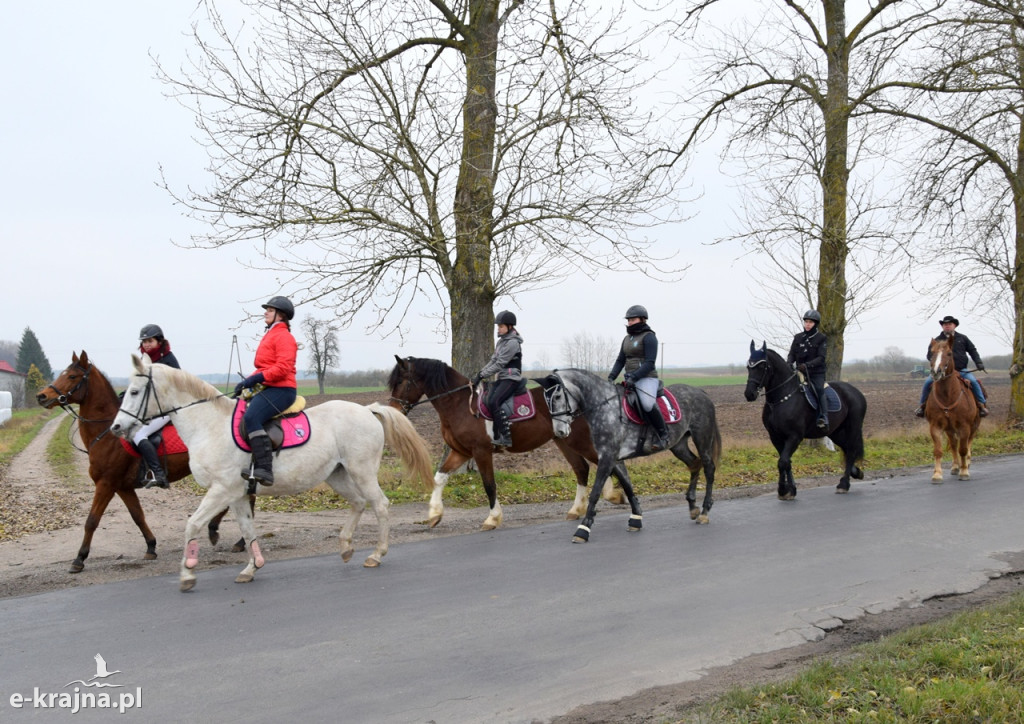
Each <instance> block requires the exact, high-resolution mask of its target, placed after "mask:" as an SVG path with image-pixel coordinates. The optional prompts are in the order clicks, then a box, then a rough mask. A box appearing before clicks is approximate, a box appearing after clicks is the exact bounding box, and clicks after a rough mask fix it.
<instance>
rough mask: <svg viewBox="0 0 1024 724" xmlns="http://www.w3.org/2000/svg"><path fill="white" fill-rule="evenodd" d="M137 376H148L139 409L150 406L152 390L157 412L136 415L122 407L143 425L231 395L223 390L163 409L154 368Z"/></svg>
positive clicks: (122, 410) (129, 415)
mask: <svg viewBox="0 0 1024 724" xmlns="http://www.w3.org/2000/svg"><path fill="white" fill-rule="evenodd" d="M136 376H137V377H145V378H146V391H145V392H144V393H143V397H142V404H140V405H139V409H140V410H142V409H145V408H147V407H149V394H150V392H152V393H153V399H155V400H156V408H157V414H155V415H152V416H150V417H140V416H139V415H136V414H135V413H134V412H130V411H128V410H126V409H124V407H123V406H122V407H121V412H123V413H124V414H126V415H128V417H130V418H132V419H133V420H138V421H139V422H140V423H142V424H143V425H147V424H149V423H150V422H152V421H153V420H155V419H156V418H158V417H166V416H167V415H171V414H173V413H175V412H179V411H180V410H184V409H187V408H189V407H194V406H195V405H201V404H203V403H204V402H213V401H214V400H218V399H220V398H221V397H230V395H228V394H226V393H224V392H222V393H220V394H219V395H215V396H214V397H204V398H202V399H199V400H192V402H189V403H187V404H184V405H178V406H177V407H171V408H168V409H166V410H165V409H163V405H161V404H160V397H159V395H157V394H156V387H155V386H154V385H153V370H152V369H151V370H150V371H149V373H148V374H145V375H141V374H140V375H136Z"/></svg>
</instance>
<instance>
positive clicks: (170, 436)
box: [121, 423, 188, 458]
mask: <svg viewBox="0 0 1024 724" xmlns="http://www.w3.org/2000/svg"><path fill="white" fill-rule="evenodd" d="M149 439H150V441H151V442H152V443H153V445H154V446H155V447H156V454H157V455H159V456H160V457H164V456H165V455H177V454H178V453H187V452H188V448H187V447H185V441H184V440H182V439H181V436H180V435H179V434H178V431H177V430H175V429H174V424H173V423H168V424H166V425H164V426H163V427H162V428H160V430H159V431H157V432H156V433H154V434H152V435H150V436H149ZM121 447H123V448H124V449H125V450H126V451H127V452H128V454H129V455H131V456H132V457H133V458H141V457H142V455H140V454H139V451H138V450H136V449H135V446H134V445H132V442H131V440H125V439H124V438H121Z"/></svg>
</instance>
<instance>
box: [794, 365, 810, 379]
mask: <svg viewBox="0 0 1024 724" xmlns="http://www.w3.org/2000/svg"><path fill="white" fill-rule="evenodd" d="M796 368H797V369H798V370H800V373H801V374H802V375H803V376H804V377H806V376H807V365H805V364H799V365H797V366H796Z"/></svg>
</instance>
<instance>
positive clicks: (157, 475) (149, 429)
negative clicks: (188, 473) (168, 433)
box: [132, 324, 181, 488]
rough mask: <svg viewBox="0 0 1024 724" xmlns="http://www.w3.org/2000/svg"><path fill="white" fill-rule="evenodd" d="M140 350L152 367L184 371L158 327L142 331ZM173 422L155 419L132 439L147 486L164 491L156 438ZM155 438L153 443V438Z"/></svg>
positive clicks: (164, 478)
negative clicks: (145, 474) (145, 471)
mask: <svg viewBox="0 0 1024 724" xmlns="http://www.w3.org/2000/svg"><path fill="white" fill-rule="evenodd" d="M139 351H140V352H141V353H142V354H144V355H146V356H147V357H149V359H150V361H151V362H153V364H162V365H167V366H168V367H174V368H175V369H181V365H180V364H178V358H177V357H175V356H174V352H172V351H171V343H170V342H168V341H167V339H166V338H165V337H164V331H163V330H162V329H160V327H159V326H158V325H156V324H147V325H146V326H145V327H143V328H142V329H141V330H139ZM170 421H171V418H170V417H168V416H167V415H162V416H160V417H154V418H153V419H152V420H150V421H149V422H147V423H146V424H145V425H143V426H142V427H140V428H139V429H138V430H137V431H136V433H135V435H133V436H132V443H133V444H134V445H135V449H136V450H138V451H139V455H141V456H142V461H143V462H144V463H145V464H146V467H147V468H149V474H148V475H147V476H146V483H145V487H147V488H152V487H153V486H154V485H156V486H159V487H161V488H169V487H171V483H170V481H169V480H168V479H167V473H165V472H164V466H163V465H161V464H160V456H159V454H157V447H158V445H159V444H160V442H159V438H157V437H156V435H157V433H159V432H160V430H161V429H163V428H164V426H166V425H167V423H169V422H170ZM151 437H152V438H153V439H152V440H151V439H150V438H151Z"/></svg>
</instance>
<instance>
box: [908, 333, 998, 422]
mask: <svg viewBox="0 0 1024 724" xmlns="http://www.w3.org/2000/svg"><path fill="white" fill-rule="evenodd" d="M939 324H940V325H942V333H941V334H939V336H938V337H936V338H935V339H936V340H938V341H940V342H942V341H944V340H947V339H948V340H951V346H952V348H953V366H954V367H955V368H956V369H957V371H959V372H960V376H961V377H963V378H964V379H965V380H967V381H968V382H970V383H971V390H972V391H973V392H974V398H975V399H976V400H977V401H978V414H979V415H981V416H982V417H985V416H987V415H988V407H987V404H988V403H987V402H986V400H985V393H984V392H983V391H982V389H981V385H980V384H979V383H978V380H977V379H976V378H975V376H974V375H973V374H971V373H970V372H968V371H967V357H968V355H969V356H970V358H971V359H972V360H974V366H975V367H977V368H978V370H981V371H984V369H985V364H984V363H983V362H982V361H981V355H979V354H978V350H977V348H976V347H975V346H974V342H972V341H971V340H970V339H969V338H968V337H967V335H966V334H963V333H962V332H957V331H956V328H957V327H959V326H960V320H959V319H957V318H956V317H954V316H952V315H951V314H947V315H946V316H945V317H943V318H942V319H940V320H939ZM927 357H928V361H929V362H931V359H932V348H931V345H929V347H928V355H927ZM933 381H934V380H932V378H931V377H927V378H926V379H925V381H924V386H923V387H921V404H920V405H919V406H918V408H917V411H916V412H915V413H914V414H915V415H917V416H918V417H924V403H925V402H926V401H927V400H928V393H929V392H931V390H932V382H933Z"/></svg>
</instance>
